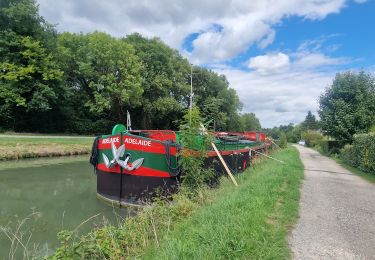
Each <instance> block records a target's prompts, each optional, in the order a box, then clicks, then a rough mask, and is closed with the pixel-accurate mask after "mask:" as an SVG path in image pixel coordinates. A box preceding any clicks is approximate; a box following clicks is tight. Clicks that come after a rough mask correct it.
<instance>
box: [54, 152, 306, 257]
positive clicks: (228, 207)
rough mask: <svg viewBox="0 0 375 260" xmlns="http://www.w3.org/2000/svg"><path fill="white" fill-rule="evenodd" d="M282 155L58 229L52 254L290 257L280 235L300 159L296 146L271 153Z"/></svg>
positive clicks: (292, 210)
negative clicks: (86, 227) (193, 190)
mask: <svg viewBox="0 0 375 260" xmlns="http://www.w3.org/2000/svg"><path fill="white" fill-rule="evenodd" d="M274 156H275V157H276V158H277V159H279V160H283V161H284V162H286V164H280V163H278V162H275V161H271V160H262V161H260V162H259V163H258V164H257V165H255V166H254V167H253V168H251V169H249V170H248V171H246V172H245V173H244V174H242V175H240V176H237V180H238V182H239V187H237V188H236V187H234V186H233V184H232V183H231V182H230V180H228V179H226V178H224V179H223V180H222V183H221V185H220V187H219V188H217V189H206V188H202V189H200V190H199V192H198V193H197V195H195V196H194V197H191V196H190V195H189V194H186V192H181V193H180V194H177V195H176V196H175V197H174V200H173V202H172V203H168V202H164V201H159V202H157V203H156V204H153V205H152V206H149V207H145V208H143V209H141V211H140V212H139V213H138V214H137V215H136V216H134V217H129V218H127V219H125V220H124V221H122V222H120V223H119V224H118V226H111V225H107V226H105V227H104V228H99V229H96V230H94V231H92V232H90V233H89V234H87V235H85V236H81V237H75V236H74V232H72V231H66V230H65V231H62V232H60V233H59V236H60V239H61V247H60V248H59V249H58V250H57V251H56V252H55V254H54V255H52V256H50V258H51V259H63V258H83V259H87V258H88V259H103V258H110V259H122V258H123V259H128V258H139V257H141V258H145V259H235V258H241V259H244V258H246V259H248V258H251V259H280V258H288V257H289V256H290V250H289V247H288V244H287V241H286V236H287V234H288V230H289V228H290V227H291V225H292V224H293V223H294V221H295V219H296V217H297V214H298V201H299V186H300V183H301V180H302V179H303V165H302V163H301V161H300V159H299V155H298V152H297V150H296V149H295V148H293V147H289V148H287V149H284V150H282V151H280V152H277V153H275V154H274Z"/></svg>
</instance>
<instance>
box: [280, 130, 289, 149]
mask: <svg viewBox="0 0 375 260" xmlns="http://www.w3.org/2000/svg"><path fill="white" fill-rule="evenodd" d="M287 144H288V139H287V138H286V134H285V133H284V132H283V131H281V133H280V139H279V146H280V147H281V148H285V147H286V146H287Z"/></svg>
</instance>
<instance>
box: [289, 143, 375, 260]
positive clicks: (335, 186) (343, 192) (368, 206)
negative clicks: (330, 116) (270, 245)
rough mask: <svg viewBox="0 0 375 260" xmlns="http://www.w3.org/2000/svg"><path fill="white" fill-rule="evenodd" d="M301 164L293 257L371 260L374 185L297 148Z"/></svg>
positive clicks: (373, 250) (291, 241)
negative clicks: (303, 177)
mask: <svg viewBox="0 0 375 260" xmlns="http://www.w3.org/2000/svg"><path fill="white" fill-rule="evenodd" d="M296 147H297V149H298V150H299V152H300V156H301V159H302V161H303V164H304V165H305V180H304V182H303V186H302V193H301V200H300V211H299V215H300V218H299V220H298V222H297V224H296V225H295V227H294V229H293V230H292V232H291V234H290V236H289V239H288V240H289V244H290V245H291V249H292V251H293V255H294V259H375V185H374V184H372V183H369V182H367V181H365V180H363V179H362V178H360V177H358V176H356V175H353V174H352V173H351V172H349V171H348V170H346V169H344V168H342V167H341V166H339V165H338V164H337V163H336V162H335V161H333V160H331V159H329V158H327V157H324V156H321V155H320V154H319V153H318V152H316V151H314V150H312V149H309V148H305V147H302V146H296Z"/></svg>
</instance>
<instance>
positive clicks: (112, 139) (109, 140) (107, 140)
mask: <svg viewBox="0 0 375 260" xmlns="http://www.w3.org/2000/svg"><path fill="white" fill-rule="evenodd" d="M119 142H120V137H110V138H105V139H103V140H102V144H110V143H119Z"/></svg>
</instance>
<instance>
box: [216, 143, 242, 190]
mask: <svg viewBox="0 0 375 260" xmlns="http://www.w3.org/2000/svg"><path fill="white" fill-rule="evenodd" d="M211 145H212V147H213V148H214V150H215V152H216V154H217V156H219V159H220V161H221V163H222V164H223V166H224V168H225V170H226V171H227V173H228V175H229V177H230V178H231V180H232V182H233V184H234V185H235V186H238V184H237V182H236V179H235V178H234V177H233V174H232V173H231V172H230V170H229V168H228V166H227V164H226V163H225V161H224V159H223V157H221V154H220V152H219V150H218V149H217V147H216V145H215V144H214V143H211Z"/></svg>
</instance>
